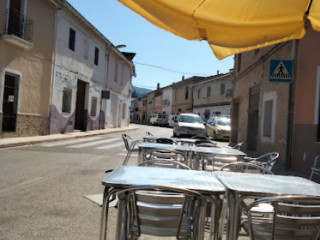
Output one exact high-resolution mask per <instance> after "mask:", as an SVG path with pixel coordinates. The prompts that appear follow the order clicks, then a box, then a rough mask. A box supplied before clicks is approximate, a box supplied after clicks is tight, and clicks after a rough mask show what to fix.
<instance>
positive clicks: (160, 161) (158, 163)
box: [138, 159, 191, 170]
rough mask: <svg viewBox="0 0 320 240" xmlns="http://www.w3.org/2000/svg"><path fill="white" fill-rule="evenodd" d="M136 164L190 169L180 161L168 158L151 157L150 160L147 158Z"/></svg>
mask: <svg viewBox="0 0 320 240" xmlns="http://www.w3.org/2000/svg"><path fill="white" fill-rule="evenodd" d="M138 166H148V167H150V166H153V167H165V168H180V169H186V170H191V169H190V168H189V167H188V166H187V165H185V164H183V163H181V162H177V161H173V160H168V159H151V160H147V161H144V162H141V163H139V164H138Z"/></svg>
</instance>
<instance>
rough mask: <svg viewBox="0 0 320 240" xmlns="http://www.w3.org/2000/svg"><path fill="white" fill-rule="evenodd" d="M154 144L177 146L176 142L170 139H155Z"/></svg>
mask: <svg viewBox="0 0 320 240" xmlns="http://www.w3.org/2000/svg"><path fill="white" fill-rule="evenodd" d="M156 143H164V144H175V145H177V144H178V142H177V141H175V140H173V139H171V138H157V140H156Z"/></svg>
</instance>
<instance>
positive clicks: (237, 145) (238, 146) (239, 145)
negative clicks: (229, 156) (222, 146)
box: [226, 142, 243, 150]
mask: <svg viewBox="0 0 320 240" xmlns="http://www.w3.org/2000/svg"><path fill="white" fill-rule="evenodd" d="M242 146H243V142H240V143H237V144H236V145H234V146H226V148H233V149H238V150H241V148H242Z"/></svg>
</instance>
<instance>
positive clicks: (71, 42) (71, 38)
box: [69, 28, 76, 51]
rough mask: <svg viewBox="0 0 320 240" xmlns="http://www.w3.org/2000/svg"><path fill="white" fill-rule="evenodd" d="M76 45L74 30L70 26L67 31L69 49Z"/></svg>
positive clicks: (73, 48)
mask: <svg viewBox="0 0 320 240" xmlns="http://www.w3.org/2000/svg"><path fill="white" fill-rule="evenodd" d="M75 45H76V31H75V30H73V29H72V28H70V31H69V49H70V50H72V51H74V50H75Z"/></svg>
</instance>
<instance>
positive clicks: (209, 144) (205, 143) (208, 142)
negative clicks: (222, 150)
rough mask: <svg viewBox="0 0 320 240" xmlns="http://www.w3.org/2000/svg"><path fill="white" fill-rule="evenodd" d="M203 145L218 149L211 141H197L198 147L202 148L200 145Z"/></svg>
mask: <svg viewBox="0 0 320 240" xmlns="http://www.w3.org/2000/svg"><path fill="white" fill-rule="evenodd" d="M200 144H201V145H202V146H208V147H216V146H217V144H216V143H214V142H212V141H210V140H209V139H201V140H197V141H195V143H194V145H196V146H197V147H200V146H199V145H200Z"/></svg>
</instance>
